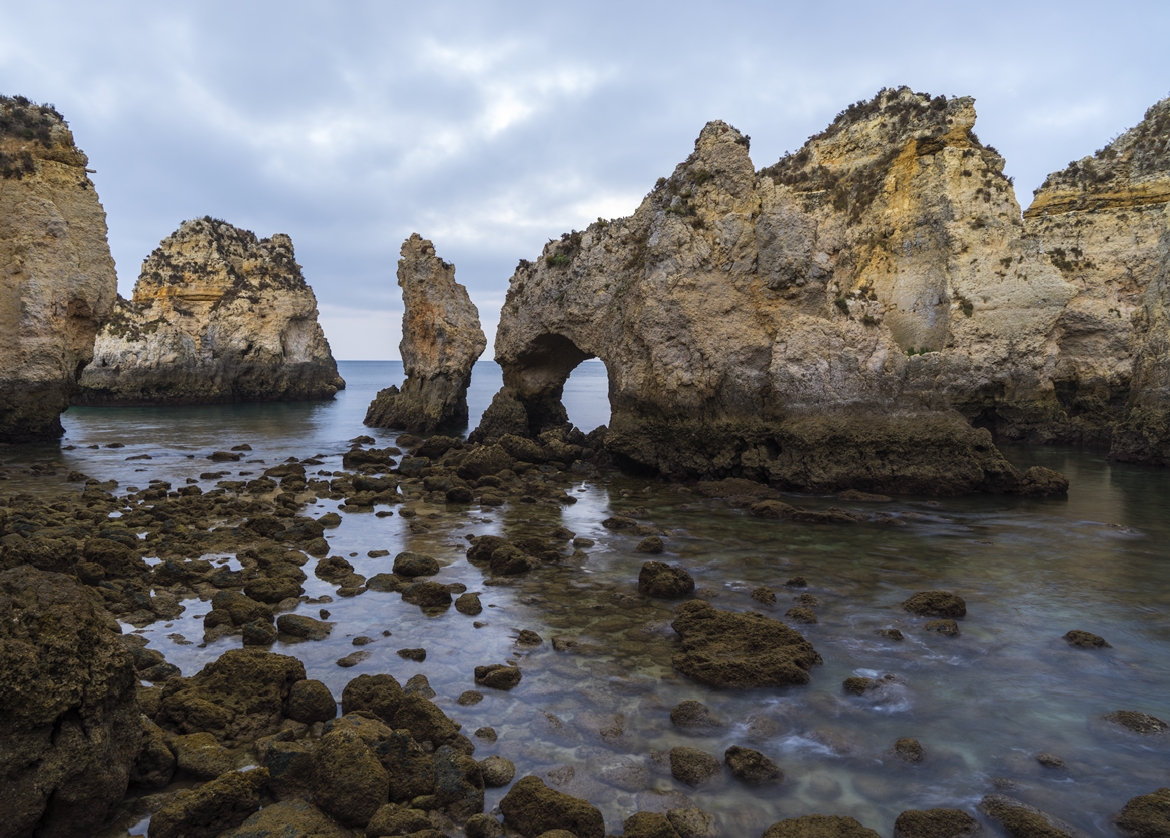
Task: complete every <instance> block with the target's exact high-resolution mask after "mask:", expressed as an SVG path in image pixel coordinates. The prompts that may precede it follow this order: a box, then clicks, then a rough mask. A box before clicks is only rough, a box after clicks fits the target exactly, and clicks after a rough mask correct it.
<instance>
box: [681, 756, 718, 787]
mask: <svg viewBox="0 0 1170 838" xmlns="http://www.w3.org/2000/svg"><path fill="white" fill-rule="evenodd" d="M720 767H721V766H720V765H719V760H717V759H716V758H715V757H714V756H712V755H711V754H709V753H707V752H706V751H701V750H699V749H698V748H687V747H681V748H671V749H670V773H671V776H673V777H674V778H675V779H676V780H679V781H681V782H683V783H686V784H687V785H688V786H698V785H701V784H702V783H704V782H706V781H707V780H709V779H711V778H712V777H714V776H715V775H716V774H718V773H719V771H720Z"/></svg>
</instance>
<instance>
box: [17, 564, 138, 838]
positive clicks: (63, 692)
mask: <svg viewBox="0 0 1170 838" xmlns="http://www.w3.org/2000/svg"><path fill="white" fill-rule="evenodd" d="M119 634H120V630H119V628H118V625H117V623H116V622H114V619H113V618H112V617H111V616H110V615H109V613H108V612H107V611H106V610H105V609H104V608H103V607H102V605H101V604H100V601H99V600H98V599H97V597H96V596H94V594H93V593H92V591H91V590H90V589H88V588H86V587H84V586H83V585H81V584H79V583H78V582H77V581H76V580H75V579H72V578H70V577H67V576H62V575H59V574H55V573H44V572H42V571H39V570H35V569H33V568H31V567H18V568H14V569H12V570H7V571H4V572H3V573H0V672H2V673H3V680H4V687H3V689H0V778H3V779H2V781H0V783H2V788H3V791H2V793H0V823H3V824H4V827H3V829H4V830H5V834H10V835H31V834H33V833H34V832H35V833H36V834H37V835H38V836H44V837H45V838H58V836H60V837H61V838H66V836H73V835H78V834H92V833H95V832H97V830H98V827H99V826H101V824H102V822H103V821H104V820H105V817H106V815H107V813H108V812H109V810H110V808H111V807H112V806H114V805H116V804H117V803H118V802H119V801H120V800H121V799H122V796H123V795H124V794H125V792H126V787H127V784H128V783H129V780H130V773H131V769H132V767H133V765H134V763H135V758H136V757H137V756H138V754H139V751H140V746H141V745H142V743H143V728H142V722H141V721H140V718H139V710H138V702H137V699H136V687H137V684H138V681H137V678H136V677H135V673H134V664H133V661H132V659H131V657H130V654H129V653H128V652H127V651H126V648H125V647H124V646H123V645H122V643H121V641H120V639H119Z"/></svg>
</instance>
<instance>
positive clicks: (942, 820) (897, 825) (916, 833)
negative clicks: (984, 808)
mask: <svg viewBox="0 0 1170 838" xmlns="http://www.w3.org/2000/svg"><path fill="white" fill-rule="evenodd" d="M980 831H982V827H981V826H980V825H979V821H977V820H975V818H974V817H972V816H971V815H969V814H967V813H966V812H964V811H962V810H961V809H924V810H919V809H908V810H907V811H905V812H903V813H902V814H900V815H898V819H897V820H896V821H894V838H971V836H973V835H975V834H977V833H978V832H980Z"/></svg>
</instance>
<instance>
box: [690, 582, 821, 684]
mask: <svg viewBox="0 0 1170 838" xmlns="http://www.w3.org/2000/svg"><path fill="white" fill-rule="evenodd" d="M674 614H675V618H674V621H673V622H672V623H671V624H670V625H671V628H673V629H674V630H675V632H677V633H678V635H679V636H680V637H681V638H682V644H681V649H680V650H679V651H678V652H677V653H676V654H675V655H674V657H673V659H672V661H671V662H672V664H673V666H674V668H675V669H677V670H678V671H679V672H681V673H683V674H684V675H688V676H690V677H691V678H694V679H695V680H697V681H699V682H701V683H703V684H707V685H708V686H713V687H767V686H775V687H782V686H788V685H790V684H807V683H808V681H809V678H810V675H809V670H810V669H811V668H812V667H813V666H815V665H816V664H819V663H821V662H822V661H821V656H820V655H819V654H817V651H816V650H815V649H814V648H813V647H812V644H811V643H809V642H808V641H807V640H805V639H804V638H803V637H801V635H800V633H799V632H797V631H794V630H793V629H790V628H789V627H788V626H786V625H784V623H782V622H780V621H779V620H773V619H771V618H769V617H765V616H764V615H763V614H756V613H752V612H748V613H742V614H739V613H734V612H731V611H718V610H716V609H715V608H713V607H712V606H711V605H710V603H707V602H702V601H699V600H692V601H691V602H686V603H683V604H682V605H680V606H678V607H677V608H676V609H675V611H674Z"/></svg>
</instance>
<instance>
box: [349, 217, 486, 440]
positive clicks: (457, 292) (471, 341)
mask: <svg viewBox="0 0 1170 838" xmlns="http://www.w3.org/2000/svg"><path fill="white" fill-rule="evenodd" d="M398 284H399V286H401V288H402V300H403V303H404V304H405V310H404V311H403V313H402V341H401V342H400V343H399V344H398V349H399V351H400V352H401V354H402V366H403V369H404V371H405V372H406V381H405V383H404V384H403V385H402V389H401V390H399V389H398V387H396V386H391V387H388V388H386V389H385V390H382V391H380V392H379V393H378V395H377V397H376V398H375V399H374V400H373V401H372V402H371V403H370V407H369V410H368V411H367V413H366V420H365V422H366V424H367V425H369V426H371V427H377V428H401V429H405V430H408V431H414V432H421V433H434V432H435V431H438V430H444V429H448V428H457V427H463V426H465V425H466V424H467V387H468V385H469V384H470V383H471V368H472V366H473V365H474V364H475V362H476V361H477V360H478V359H479V356H480V355H482V354H483V350H484V349H485V348H486V347H487V340H486V338H485V337H484V334H483V330H482V329H481V328H480V325H479V311H478V310H477V309H476V307H475V304H474V303H472V302H471V298H470V297H468V296H467V289H466V288H465V287H463V286H462V285H460V284H459V283H458V282H456V281H455V266H454V265H452V264H450V263H448V262H444V261H443V260H442V259H440V258H439V257H438V256H437V255H436V254H435V248H434V245H432V244H431V242H429V241H428V240H426V239H424V238H422V237H421V236H419V234H418V233H412V234H411V236H410V238H409V239H407V240H406V241H405V242H404V243H403V245H402V258H401V259H399V260H398Z"/></svg>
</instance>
